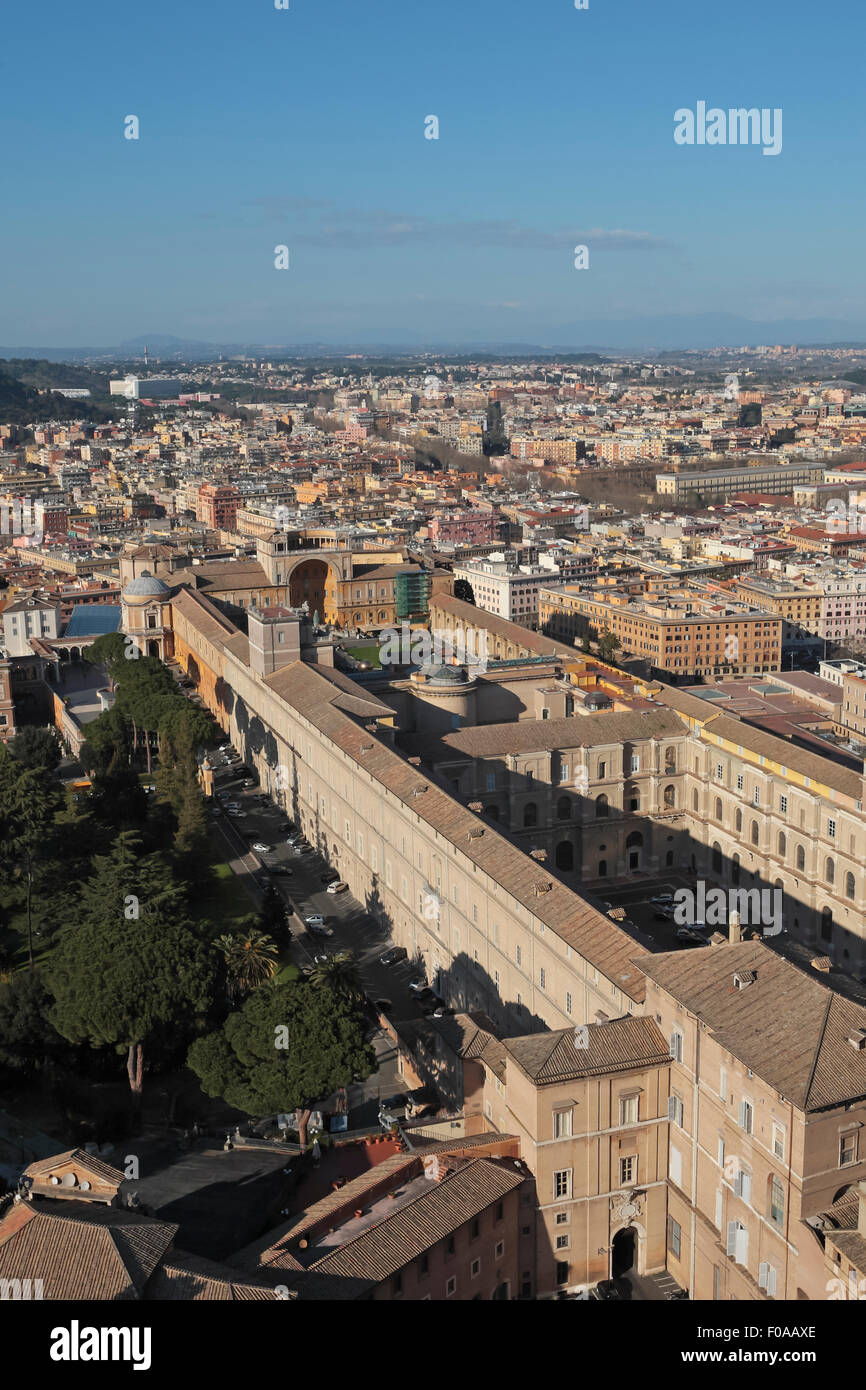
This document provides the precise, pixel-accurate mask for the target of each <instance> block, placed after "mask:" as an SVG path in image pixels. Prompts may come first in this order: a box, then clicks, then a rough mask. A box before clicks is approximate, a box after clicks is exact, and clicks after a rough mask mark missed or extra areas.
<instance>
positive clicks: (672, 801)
mask: <svg viewBox="0 0 866 1390" xmlns="http://www.w3.org/2000/svg"><path fill="white" fill-rule="evenodd" d="M664 803H665V806H667V807H668V808H669V809H673V807H674V806H676V804H677V793H676V788H675V787H674V786H673V784H672V783H669V784H668V786H666V787H665V791H664Z"/></svg>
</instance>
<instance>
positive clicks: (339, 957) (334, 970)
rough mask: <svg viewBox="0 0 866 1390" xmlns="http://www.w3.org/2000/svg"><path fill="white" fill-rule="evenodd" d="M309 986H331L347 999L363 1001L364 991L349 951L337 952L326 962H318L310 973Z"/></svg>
mask: <svg viewBox="0 0 866 1390" xmlns="http://www.w3.org/2000/svg"><path fill="white" fill-rule="evenodd" d="M309 980H310V984H311V985H321V984H332V985H333V986H334V988H335V989H338V990H340V991H341V993H343V994H345V995H346V996H347V997H348V998H349V999H356V1000H357V999H363V997H364V990H363V986H362V985H361V979H360V976H359V975H358V969H357V966H356V965H355V957H354V954H353V953H352V952H351V951H337V952H336V954H335V955H333V956H329V957H328V959H327V960H324V961H319V963H318V964H317V965H314V966H313V968H312V970H311V971H310V975H309Z"/></svg>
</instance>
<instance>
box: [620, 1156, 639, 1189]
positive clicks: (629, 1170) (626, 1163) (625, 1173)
mask: <svg viewBox="0 0 866 1390" xmlns="http://www.w3.org/2000/svg"><path fill="white" fill-rule="evenodd" d="M634 1182H637V1159H636V1158H635V1157H634V1155H633V1154H630V1155H629V1157H628V1158H621V1159H620V1161H619V1185H620V1187H628V1186H630V1184H631V1183H634Z"/></svg>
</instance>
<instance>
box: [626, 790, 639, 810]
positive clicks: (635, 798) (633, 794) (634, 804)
mask: <svg viewBox="0 0 866 1390" xmlns="http://www.w3.org/2000/svg"><path fill="white" fill-rule="evenodd" d="M628 809H629V810H630V811H639V810H640V792H639V791H638V789H637V787H629V792H628Z"/></svg>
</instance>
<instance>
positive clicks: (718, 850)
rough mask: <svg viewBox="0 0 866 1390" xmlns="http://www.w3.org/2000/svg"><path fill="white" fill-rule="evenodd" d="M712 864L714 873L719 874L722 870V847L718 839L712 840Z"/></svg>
mask: <svg viewBox="0 0 866 1390" xmlns="http://www.w3.org/2000/svg"><path fill="white" fill-rule="evenodd" d="M712 866H713V873H714V874H720V873H721V872H722V847H721V845H720V844H719V842H718V840H713V849H712Z"/></svg>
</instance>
